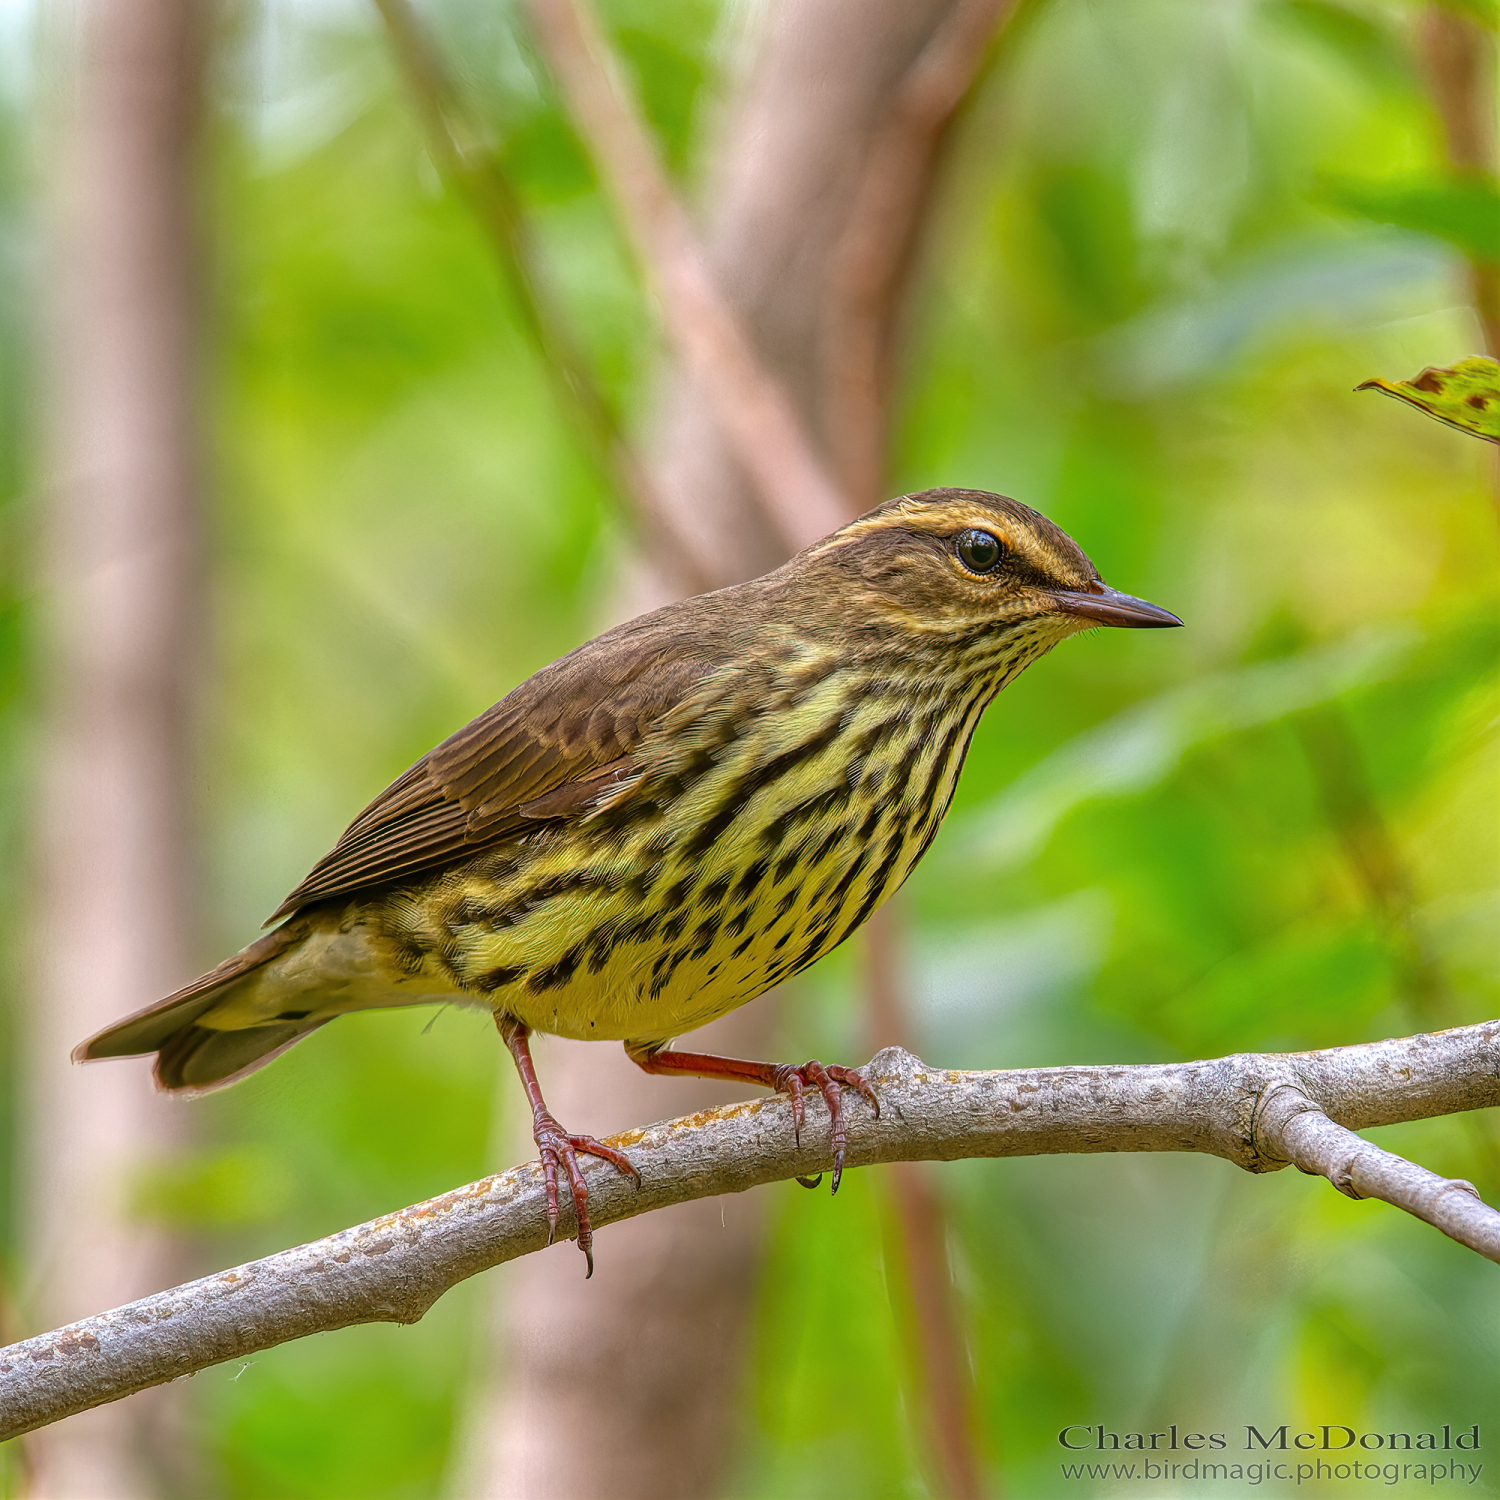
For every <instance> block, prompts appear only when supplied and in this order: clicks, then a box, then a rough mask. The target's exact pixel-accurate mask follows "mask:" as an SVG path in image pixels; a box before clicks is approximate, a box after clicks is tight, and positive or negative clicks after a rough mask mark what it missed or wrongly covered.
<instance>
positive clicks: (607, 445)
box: [374, 0, 714, 593]
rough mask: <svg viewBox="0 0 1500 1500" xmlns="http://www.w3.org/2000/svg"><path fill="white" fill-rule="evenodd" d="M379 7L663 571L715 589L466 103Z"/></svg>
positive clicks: (413, 28)
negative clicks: (552, 283)
mask: <svg viewBox="0 0 1500 1500" xmlns="http://www.w3.org/2000/svg"><path fill="white" fill-rule="evenodd" d="M374 3H375V6H376V8H377V9H378V10H379V11H380V14H381V17H382V19H383V20H384V22H385V27H386V34H387V36H388V37H389V38H390V43H391V49H392V51H393V52H394V54H395V57H396V60H397V62H398V64H399V65H400V68H401V72H402V74H403V76H404V77H405V80H406V84H407V89H408V91H409V93H410V94H411V97H412V101H413V103H414V105H415V107H416V110H417V113H418V115H419V116H420V118H421V121H422V125H423V129H424V132H425V139H426V141H427V149H428V152H429V154H430V155H431V157H432V159H433V162H434V164H435V165H436V166H437V169H438V172H439V174H440V175H441V176H442V178H443V179H444V181H445V182H447V183H448V184H449V186H450V187H451V188H452V189H453V190H454V192H456V193H457V194H458V195H459V196H460V197H461V198H463V200H464V201H465V202H466V203H467V204H468V206H469V209H470V211H471V212H472V213H473V215H474V218H475V220H476V221H477V223H478V224H479V226H480V228H481V229H482V230H483V232H484V234H485V237H486V238H487V239H488V240H489V242H490V245H491V247H492V249H493V250H494V251H495V254H496V258H497V260H498V261H499V264H500V269H501V272H502V274H503V275H504V277H505V281H506V284H507V286H508V287H509V289H510V293H511V297H512V300H513V301H514V304H515V307H516V311H517V313H518V314H519V316H520V320H521V325H522V328H523V330H524V331H525V332H526V334H527V335H528V337H529V338H530V339H531V341H532V343H533V344H534V345H535V347H536V350H537V352H538V354H540V355H541V358H542V363H543V365H544V367H545V369H546V371H547V374H548V377H549V378H550V379H551V381H552V383H553V386H554V387H555V389H556V391H557V394H558V396H559V398H560V400H561V402H562V405H563V407H564V409H565V410H566V411H568V412H570V413H571V415H572V416H573V419H574V421H575V422H576V423H577V425H578V426H579V428H580V430H581V431H582V432H583V434H584V437H585V438H586V440H587V441H588V444H589V447H590V449H591V450H592V452H593V455H594V458H595V460H596V461H597V462H598V463H599V465H600V466H601V468H603V469H604V471H605V472H606V473H607V474H608V475H609V477H610V479H611V480H612V482H613V483H614V485H615V487H616V489H617V490H618V491H619V493H620V494H621V496H622V497H623V498H624V499H625V501H626V502H627V504H629V505H630V506H631V508H632V509H633V511H634V512H635V515H636V517H637V519H638V520H639V522H640V523H641V525H642V526H643V527H644V528H645V529H646V531H647V533H648V541H649V542H650V545H651V552H652V557H653V559H655V561H656V563H657V565H658V566H660V567H661V568H662V569H663V571H664V572H665V573H667V574H668V575H670V577H671V580H672V582H673V583H674V584H677V585H678V586H679V587H680V588H681V589H682V591H683V592H684V593H698V592H701V591H702V590H704V589H707V588H711V587H712V586H713V581H714V580H713V575H712V570H711V568H710V566H709V565H708V563H707V562H706V561H705V560H704V558H703V557H702V556H701V554H700V550H699V547H698V545H697V542H696V540H695V538H694V537H693V536H692V535H691V534H690V533H689V532H687V531H685V530H683V529H682V528H680V527H679V526H678V525H677V524H676V522H675V519H674V516H673V513H672V511H671V509H670V508H669V507H668V506H665V505H664V504H663V503H662V502H661V499H660V497H659V495H658V494H657V491H656V486H655V483H654V481H653V479H652V477H651V474H650V471H649V469H648V468H647V466H646V465H645V464H644V463H643V462H642V461H641V459H640V457H639V455H638V454H637V453H636V451H635V448H634V446H633V444H632V443H631V442H630V440H629V439H628V437H627V436H626V434H625V430H624V426H623V424H622V423H621V421H620V417H619V414H618V413H617V412H616V410H615V408H614V405H613V403H612V402H611V401H610V399H609V397H608V396H607V395H606V394H605V391H604V388H603V386H602V385H601V383H600V381H599V380H598V378H597V376H596V375H595V373H594V371H593V369H592V367H591V366H590V363H589V360H588V358H587V357H586V355H585V354H584V352H583V344H582V341H581V340H580V339H579V338H578V336H577V334H576V333H575V332H574V330H573V327H572V325H571V323H570V321H569V319H568V315H567V313H566V312H565V310H564V309H563V307H562V306H561V304H560V303H559V302H558V300H557V298H556V297H555V296H554V295H553V294H552V292H551V290H550V289H549V287H548V285H547V280H546V277H545V276H544V275H543V274H542V271H541V268H540V266H539V265H538V263H537V253H536V247H535V243H534V238H533V235H532V233H531V231H530V228H529V226H528V224H527V222H526V216H525V212H524V210H523V208H522V205H521V201H520V198H519V197H518V195H517V193H516V191H515V189H514V188H513V187H512V185H511V183H510V181H509V179H508V178H507V177H506V175H505V173H504V171H503V170H502V169H501V167H500V164H499V161H498V159H497V158H496V156H495V153H494V151H493V150H491V149H489V148H488V147H487V145H486V143H485V142H484V140H483V137H482V134H481V132H480V131H479V129H478V128H477V127H476V126H475V124H474V121H473V119H472V117H471V115H470V113H469V112H468V111H467V110H466V109H465V107H464V105H463V103H462V101H461V100H460V99H459V96H458V93H457V90H456V89H455V87H454V85H453V82H452V80H451V79H450V78H449V76H448V74H447V71H446V69H445V68H444V66H443V63H442V60H441V58H440V57H439V55H438V52H437V49H436V47H434V45H433V43H432V39H431V38H430V37H429V36H428V35H427V32H426V30H425V29H424V27H423V25H422V23H421V21H420V20H419V19H418V17H417V14H416V12H415V11H414V10H413V9H412V6H411V3H410V0H374Z"/></svg>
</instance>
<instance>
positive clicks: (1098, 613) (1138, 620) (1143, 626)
mask: <svg viewBox="0 0 1500 1500" xmlns="http://www.w3.org/2000/svg"><path fill="white" fill-rule="evenodd" d="M1098 587H1099V592H1098V593H1097V594H1086V593H1082V592H1076V593H1075V592H1074V591H1073V590H1071V589H1053V590H1052V591H1051V594H1052V598H1053V600H1054V601H1055V603H1056V605H1057V608H1058V611H1059V613H1061V614H1066V615H1078V616H1080V617H1081V618H1082V619H1085V620H1094V621H1097V623H1099V624H1100V625H1123V626H1127V627H1128V628H1130V629H1132V630H1163V629H1166V628H1168V627H1169V626H1172V625H1181V624H1182V621H1181V620H1179V619H1178V618H1177V616H1176V615H1174V614H1173V613H1172V612H1171V611H1170V610H1166V609H1162V608H1161V607H1160V606H1159V605H1155V604H1147V603H1146V601H1145V600H1144V599H1137V598H1135V597H1134V596H1133V595H1130V594H1122V593H1121V592H1120V591H1119V589H1112V588H1110V586H1109V585H1108V584H1107V583H1101V584H1100V585H1099V586H1098Z"/></svg>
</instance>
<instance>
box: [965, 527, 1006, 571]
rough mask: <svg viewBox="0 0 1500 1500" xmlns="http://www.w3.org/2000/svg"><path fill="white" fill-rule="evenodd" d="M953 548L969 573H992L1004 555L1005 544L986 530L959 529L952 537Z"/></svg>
mask: <svg viewBox="0 0 1500 1500" xmlns="http://www.w3.org/2000/svg"><path fill="white" fill-rule="evenodd" d="M953 550H954V551H955V552H957V553H958V560H959V562H961V563H962V564H963V565H964V567H966V568H967V569H968V570H969V571H970V572H971V573H993V572H994V571H995V569H996V568H997V567H999V565H1000V559H1001V558H1002V557H1004V556H1005V544H1004V543H1003V542H1002V541H1001V540H1000V538H999V537H997V536H991V535H990V533H989V532H987V531H960V532H959V534H958V535H957V536H956V537H955V538H954V539H953Z"/></svg>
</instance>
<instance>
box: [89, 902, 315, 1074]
mask: <svg viewBox="0 0 1500 1500" xmlns="http://www.w3.org/2000/svg"><path fill="white" fill-rule="evenodd" d="M306 936H307V932H306V929H305V926H304V924H303V923H302V922H300V921H298V920H295V919H294V920H293V921H291V922H288V923H286V925H285V926H282V927H278V928H277V929H276V931H275V932H268V933H266V935H265V936H264V937H261V938H257V939H256V940H255V942H253V943H251V944H250V946H249V947H248V948H244V949H241V951H240V952H238V953H236V954H235V955H234V957H233V958H227V959H225V960H224V962H223V963H221V964H220V965H219V966H218V967H217V968H215V969H210V970H209V971H208V973H207V974H205V975H203V976H202V978H200V979H195V980H194V981H193V982H192V983H191V984H190V985H188V986H186V987H185V988H184V989H180V990H178V991H177V992H176V993H175V994H171V995H168V996H167V997H166V999H165V1000H158V1001H157V1002H156V1004H155V1005H148V1006H147V1007H146V1008H145V1009H144V1010H139V1011H137V1012H136V1013H135V1014H134V1015H133V1016H126V1017H125V1019H124V1020H123V1021H116V1022H115V1024H114V1025H113V1026H107V1027H106V1028H105V1029H104V1030H103V1031H101V1032H98V1033H97V1034H96V1035H94V1036H91V1037H90V1038H89V1039H88V1040H87V1041H85V1042H80V1043H79V1044H78V1046H76V1047H75V1048H74V1049H73V1061H74V1062H93V1061H95V1060H96V1059H98V1058H102V1057H140V1056H142V1055H144V1054H146V1053H148V1052H154V1053H156V1068H155V1077H156V1085H157V1087H158V1088H161V1089H168V1090H172V1091H174V1092H188V1093H206V1092H208V1090H210V1089H216V1088H221V1087H223V1085H225V1084H227V1083H233V1082H235V1081H236V1080H237V1079H240V1078H243V1077H244V1076H245V1075H246V1074H247V1073H253V1072H254V1071H255V1069H256V1068H258V1067H260V1066H261V1065H262V1064H263V1063H268V1062H270V1060H271V1059H272V1058H273V1057H275V1056H276V1055H277V1054H278V1053H280V1052H284V1051H285V1050H286V1049H287V1048H288V1047H290V1046H291V1045H292V1043H293V1042H296V1041H300V1040H301V1039H302V1038H303V1037H304V1036H306V1035H307V1034H308V1033H309V1032H311V1031H316V1030H317V1028H318V1027H319V1026H321V1025H322V1024H323V1022H324V1021H325V1020H327V1019H328V1017H327V1016H326V1015H324V1016H321V1017H313V1016H308V1015H306V1014H292V1013H287V1014H284V1015H278V1016H275V1017H274V1018H269V1019H268V1020H267V1022H266V1024H264V1025H254V1026H241V1027H239V1028H237V1029H235V1030H225V1029H222V1028H220V1027H215V1026H211V1025H201V1024H199V1023H200V1022H201V1021H202V1020H203V1019H204V1018H205V1017H206V1014H207V1012H209V1011H210V1010H212V1009H213V1008H214V1007H215V1006H216V1005H218V1004H219V1002H220V1001H221V1000H223V999H224V998H226V992H227V991H228V990H229V989H230V988H232V987H234V986H236V985H239V984H241V983H242V982H243V981H245V980H247V979H249V981H250V982H251V983H254V982H255V980H256V979H257V978H258V977H259V976H258V975H257V973H256V971H257V970H259V969H260V968H261V967H262V966H263V965H264V964H267V963H269V962H270V961H271V960H272V959H274V958H277V957H279V956H280V955H281V954H283V953H285V952H286V951H287V949H289V948H292V947H294V946H295V945H296V944H297V943H299V942H301V941H302V939H303V938H304V937H306Z"/></svg>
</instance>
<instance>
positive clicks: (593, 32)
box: [529, 0, 851, 552]
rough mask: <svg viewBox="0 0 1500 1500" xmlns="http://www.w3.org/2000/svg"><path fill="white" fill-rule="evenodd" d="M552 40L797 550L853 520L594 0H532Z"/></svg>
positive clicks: (743, 461) (704, 370)
mask: <svg viewBox="0 0 1500 1500" xmlns="http://www.w3.org/2000/svg"><path fill="white" fill-rule="evenodd" d="M529 9H530V12H531V17H532V22H533V24H534V25H535V27H536V32H537V35H538V37H539V39H540V41H541V45H542V50H543V52H544V54H545V56H546V58H547V61H548V62H549V63H550V65H551V67H552V70H553V72H554V73H555V75H556V77H557V80H558V83H559V85H560V87H561V89H562V92H563V94H564V96H565V97H566V99H567V101H568V105H569V108H570V110H571V112H572V117H573V122H574V124H575V125H576V126H577V128H578V132H579V134H580V135H581V136H582V137H583V139H584V141H585V142H586V143H587V145H588V148H589V153H590V155H591V156H592V158H593V161H594V164H595V166H596V167H597V168H598V170H599V175H600V177H601V178H602V180H603V182H604V185H605V188H606V189H607V190H608V192H609V194H610V196H611V197H612V198H613V199H614V200H615V204H616V207H617V208H618V210H619V213H620V222H621V224H622V225H623V227H624V230H625V234H626V237H627V238H628V239H629V241H630V243H631V246H632V248H633V249H634V250H635V253H636V258H637V259H638V260H639V262H640V264H641V267H642V270H643V271H644V273H645V276H646V278H647V280H648V282H649V283H650V284H651V286H652V288H653V290H654V291H655V293H656V297H657V301H658V304H659V306H660V310H661V316H662V324H663V328H664V330H665V332H666V335H667V338H668V340H669V341H670V342H671V344H672V346H673V348H674V349H675V351H676V353H677V357H678V358H679V359H680V360H681V361H682V364H683V366H684V368H685V369H686V370H687V371H688V373H689V374H690V375H691V376H692V377H693V378H694V379H696V380H698V381H700V382H701V384H702V387H703V397H704V400H705V402H706V403H707V404H708V405H709V407H710V408H711V409H712V411H713V413H714V419H715V421H716V422H717V423H718V425H719V429H720V431H721V432H722V433H723V435H724V438H725V440H726V442H727V443H728V444H729V446H730V448H731V449H732V451H733V452H734V455H735V458H736V459H737V460H738V462H739V463H740V465H741V467H742V468H743V469H744V470H745V473H746V474H747V475H748V476H749V477H750V478H751V480H752V481H753V482H754V485H755V489H756V491H757V493H758V494H759V496H760V497H761V501H762V503H763V505H764V507H765V510H766V512H767V515H768V516H769V517H770V519H771V521H772V522H773V523H774V525H775V526H776V528H777V530H778V532H779V533H780V535H781V537H782V539H783V541H784V542H785V543H786V545H787V548H788V550H789V551H792V552H796V551H799V550H800V549H801V548H803V547H805V546H806V545H807V544H808V543H809V542H812V541H816V540H817V538H818V537H820V536H823V535H825V534H826V533H827V532H830V531H835V530H837V529H838V528H839V527H840V526H842V525H843V524H844V523H845V521H847V520H848V519H849V516H850V514H851V511H850V507H849V504H848V502H847V500H846V498H845V497H844V495H843V494H842V492H841V491H840V489H839V486H838V484H837V483H836V482H835V481H834V480H833V478H832V477H831V476H830V475H829V473H828V471H827V469H826V467H825V466H824V464H823V462H822V460H821V459H820V458H819V457H818V455H817V452H816V450H815V449H814V447H813V445H812V443H811V442H810V440H809V438H808V435H807V433H806V431H805V430H804V428H803V425H802V420H801V418H800V417H799V416H798V413H797V409H796V407H795V406H794V405H793V404H792V401H791V399H790V397H789V396H788V395H787V393H786V391H785V390H784V388H783V387H782V385H781V383H780V381H778V380H777V379H776V378H775V377H774V376H773V375H772V374H771V373H770V372H769V371H768V370H767V369H766V368H765V366H764V364H763V363H762V361H761V359H760V356H759V354H758V352H757V351H756V349H755V347H754V344H753V343H752V342H751V339H750V336H749V334H748V333H747V332H746V330H745V327H744V325H743V323H742V322H741V320H740V319H739V317H738V316H737V315H736V314H735V312H734V311H733V309H732V308H731V307H730V306H729V304H728V303H727V302H726V301H725V300H724V298H723V297H722V296H721V295H720V292H719V289H718V287H717V286H716V285H715V284H714V279H713V276H712V274H711V273H710V271H709V268H708V261H707V258H706V256H705V255H704V252H703V247H702V245H701V244H700V242H699V239H698V235H697V232H696V230H695V229H694V227H693V224H692V221H691V220H690V219H689V217H688V214H687V211H686V209H684V208H683V206H682V204H681V203H680V202H679V201H678V198H677V196H676V194H675V193H674V192H673V191H672V186H671V183H670V182H669V181H668V179H667V175H666V172H665V171H664V170H663V168H662V165H661V161H660V159H659V157H658V155H657V151H656V147H655V145H654V143H653V141H652V139H651V136H650V132H649V131H648V130H647V128H646V125H645V122H644V120H643V118H642V116H641V112H640V109H639V107H638V105H637V104H636V102H635V100H634V98H633V97H632V95H631V93H630V91H629V89H628V88H627V86H626V84H625V81H624V80H623V78H622V77H621V75H620V70H619V68H618V67H617V66H616V65H615V62H614V59H613V58H612V56H611V55H610V53H609V50H608V48H607V47H606V45H605V43H604V39H603V37H602V36H601V34H600V32H599V27H598V24H597V22H596V21H595V19H594V17H593V14H592V13H591V11H590V10H589V9H588V7H587V4H586V3H585V0H529Z"/></svg>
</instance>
